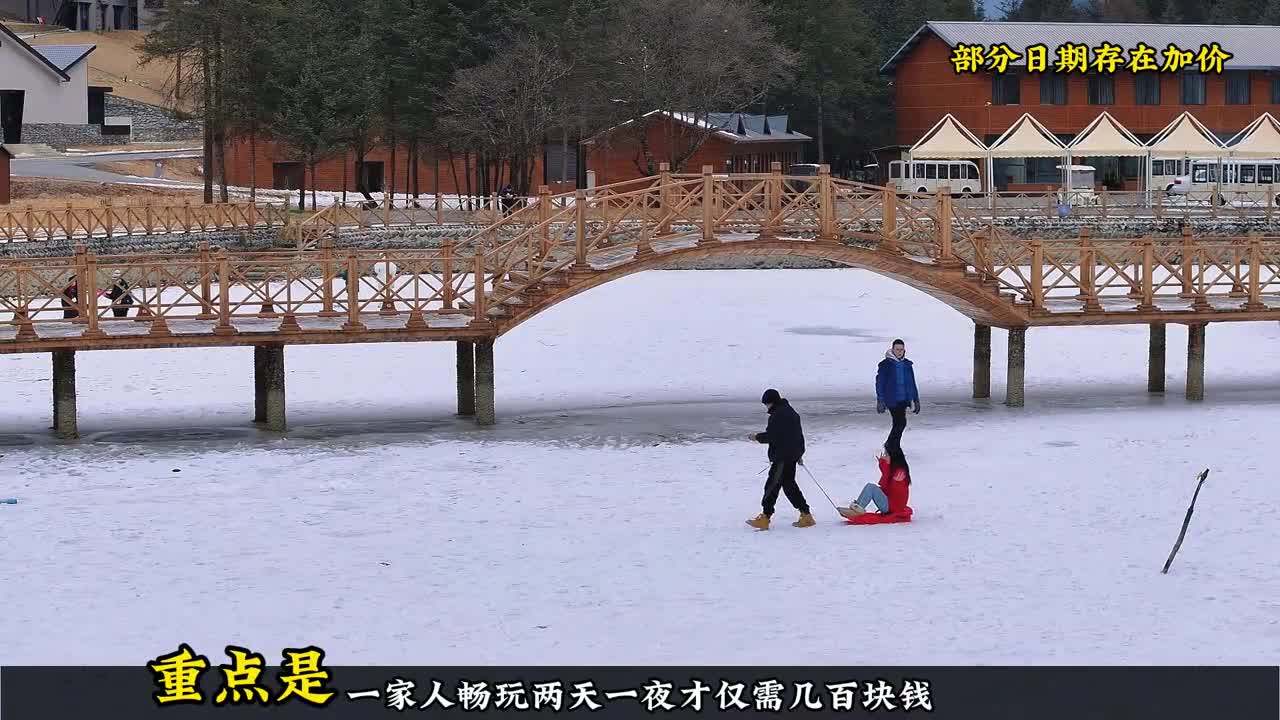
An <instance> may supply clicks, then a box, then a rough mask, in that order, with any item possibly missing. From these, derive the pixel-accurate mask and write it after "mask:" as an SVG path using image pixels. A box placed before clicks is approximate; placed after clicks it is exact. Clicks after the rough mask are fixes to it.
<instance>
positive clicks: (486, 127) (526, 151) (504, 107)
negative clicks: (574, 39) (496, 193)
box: [442, 32, 569, 194]
mask: <svg viewBox="0 0 1280 720" xmlns="http://www.w3.org/2000/svg"><path fill="white" fill-rule="evenodd" d="M568 72H569V68H568V66H567V65H566V63H565V62H564V60H563V58H562V57H561V56H560V54H559V53H558V52H557V48H556V43H555V41H554V40H553V39H552V38H549V37H545V36H540V35H537V34H535V33H532V32H522V33H518V34H515V35H512V36H507V37H506V38H505V39H503V40H501V41H499V43H498V49H497V51H496V52H495V54H494V55H493V56H492V57H491V58H490V59H489V60H488V61H486V62H485V63H483V64H481V65H479V66H477V67H474V68H469V69H466V70H460V71H458V72H457V74H455V76H454V80H453V85H452V87H451V88H450V90H449V93H448V94H447V96H446V97H445V99H444V108H445V115H444V118H443V120H442V125H443V129H444V130H445V133H446V135H447V136H448V137H449V138H450V139H451V140H452V141H453V142H451V145H452V146H453V147H455V148H458V149H463V150H472V151H475V152H477V153H479V154H480V155H481V156H482V157H486V158H489V159H491V160H492V159H501V160H502V161H505V163H506V164H507V166H508V170H509V172H510V178H511V183H512V185H513V187H514V190H515V191H516V193H517V194H527V193H528V190H529V186H530V184H531V182H532V175H533V165H534V160H535V159H536V158H537V157H538V155H539V154H540V153H541V151H542V148H543V143H544V141H545V138H546V137H547V134H548V133H549V132H551V131H552V130H553V129H555V128H556V127H558V123H559V122H560V121H561V120H562V118H563V117H564V115H565V111H564V108H563V107H561V101H560V95H559V94H558V93H557V92H556V90H557V88H558V87H559V86H560V84H561V83H562V82H563V80H564V78H565V77H566V76H567V75H568ZM500 174H501V173H499V175H500Z"/></svg>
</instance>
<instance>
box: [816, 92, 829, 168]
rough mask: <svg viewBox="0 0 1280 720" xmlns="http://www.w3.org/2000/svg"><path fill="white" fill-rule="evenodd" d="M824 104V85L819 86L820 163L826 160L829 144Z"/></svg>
mask: <svg viewBox="0 0 1280 720" xmlns="http://www.w3.org/2000/svg"><path fill="white" fill-rule="evenodd" d="M824 110H825V108H824V106H823V104H822V87H821V84H819V87H818V164H819V165H821V164H822V163H824V162H826V157H827V145H826V128H827V118H826V115H824V114H823V113H824Z"/></svg>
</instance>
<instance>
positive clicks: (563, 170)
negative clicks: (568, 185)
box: [560, 125, 569, 190]
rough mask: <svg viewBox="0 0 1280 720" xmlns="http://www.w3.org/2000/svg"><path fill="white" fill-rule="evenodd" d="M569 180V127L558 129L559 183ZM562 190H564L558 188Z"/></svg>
mask: <svg viewBox="0 0 1280 720" xmlns="http://www.w3.org/2000/svg"><path fill="white" fill-rule="evenodd" d="M568 179H569V126H568V125H566V126H564V127H562V128H560V183H561V184H563V183H564V182H565V181H567V180H568ZM560 190H564V188H560Z"/></svg>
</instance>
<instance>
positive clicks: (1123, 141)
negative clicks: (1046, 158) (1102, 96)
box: [1067, 111, 1147, 157]
mask: <svg viewBox="0 0 1280 720" xmlns="http://www.w3.org/2000/svg"><path fill="white" fill-rule="evenodd" d="M1067 151H1068V152H1070V153H1071V157H1135V156H1136V157H1146V154H1147V147H1146V146H1144V145H1143V144H1142V143H1141V142H1138V139H1137V138H1136V137H1134V136H1133V133H1131V132H1129V131H1128V130H1127V129H1125V127H1124V126H1123V125H1121V124H1120V122H1119V121H1118V120H1116V119H1115V118H1113V117H1111V113H1108V112H1106V111H1103V113H1102V114H1101V115H1099V116H1098V117H1096V118H1094V119H1093V122H1091V123H1089V124H1088V125H1087V126H1086V127H1085V129H1083V130H1081V131H1080V134H1079V135H1076V137H1075V139H1074V140H1072V141H1071V144H1070V145H1068V146H1067Z"/></svg>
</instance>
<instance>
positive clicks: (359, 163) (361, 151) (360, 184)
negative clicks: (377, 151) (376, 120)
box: [356, 134, 369, 200]
mask: <svg viewBox="0 0 1280 720" xmlns="http://www.w3.org/2000/svg"><path fill="white" fill-rule="evenodd" d="M368 152H369V151H368V149H367V148H365V138H364V135H363V134H361V135H360V138H359V139H358V140H356V192H358V193H360V194H361V195H362V196H363V197H364V199H365V200H368V199H369V188H368V187H366V186H365V184H364V156H365V155H366V154H367V153H368Z"/></svg>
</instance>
